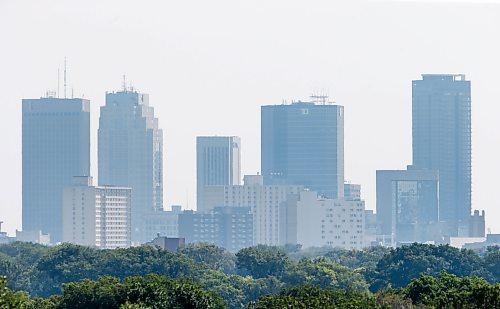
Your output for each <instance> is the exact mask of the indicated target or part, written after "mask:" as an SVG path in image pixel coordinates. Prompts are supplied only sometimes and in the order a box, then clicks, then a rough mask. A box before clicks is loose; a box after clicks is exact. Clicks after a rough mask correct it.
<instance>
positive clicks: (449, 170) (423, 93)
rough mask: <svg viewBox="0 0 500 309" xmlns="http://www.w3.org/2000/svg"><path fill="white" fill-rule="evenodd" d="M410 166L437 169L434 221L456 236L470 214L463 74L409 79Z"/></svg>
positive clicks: (467, 89) (468, 92)
mask: <svg viewBox="0 0 500 309" xmlns="http://www.w3.org/2000/svg"><path fill="white" fill-rule="evenodd" d="M412 100H413V165H414V166H415V167H416V168H422V169H432V170H437V171H439V181H440V196H439V202H440V213H439V217H440V220H442V221H444V222H446V223H447V226H448V227H449V230H448V231H447V233H446V234H450V236H457V235H458V234H459V232H458V231H459V230H460V229H461V227H463V226H467V224H468V223H467V222H468V220H469V217H470V213H471V85H470V81H467V80H465V76H464V75H422V80H415V81H413V97H412Z"/></svg>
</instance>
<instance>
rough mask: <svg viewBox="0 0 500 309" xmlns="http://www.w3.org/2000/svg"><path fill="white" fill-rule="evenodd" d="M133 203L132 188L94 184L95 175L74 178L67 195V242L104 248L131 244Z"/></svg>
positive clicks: (64, 206)
mask: <svg viewBox="0 0 500 309" xmlns="http://www.w3.org/2000/svg"><path fill="white" fill-rule="evenodd" d="M131 204H132V189H131V188H126V187H114V186H94V185H93V183H92V177H87V176H77V177H73V184H72V185H71V186H68V187H66V188H65V189H64V195H63V242H69V243H73V244H78V245H84V246H90V247H97V248H100V249H115V248H127V247H130V245H131Z"/></svg>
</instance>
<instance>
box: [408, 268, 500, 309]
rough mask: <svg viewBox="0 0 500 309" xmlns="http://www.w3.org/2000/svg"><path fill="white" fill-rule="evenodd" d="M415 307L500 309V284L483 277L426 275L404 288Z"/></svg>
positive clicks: (445, 274) (444, 274)
mask: <svg viewBox="0 0 500 309" xmlns="http://www.w3.org/2000/svg"><path fill="white" fill-rule="evenodd" d="M404 295H405V296H407V297H408V298H410V299H411V300H412V301H413V303H414V304H422V305H426V306H431V307H434V308H500V285H498V284H497V285H492V284H490V283H489V282H487V281H486V280H484V279H481V278H470V277H466V278H460V277H457V276H455V275H451V274H447V273H442V274H441V275H440V276H439V277H437V278H435V277H432V276H429V275H422V276H421V277H420V278H418V279H415V280H413V281H412V282H411V283H410V284H409V285H408V287H406V288H405V289H404Z"/></svg>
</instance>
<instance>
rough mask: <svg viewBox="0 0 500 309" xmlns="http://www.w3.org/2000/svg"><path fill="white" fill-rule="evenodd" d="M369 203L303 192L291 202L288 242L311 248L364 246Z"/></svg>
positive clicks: (286, 227)
mask: <svg viewBox="0 0 500 309" xmlns="http://www.w3.org/2000/svg"><path fill="white" fill-rule="evenodd" d="M364 216H365V202H364V201H362V200H346V199H343V198H341V199H325V198H322V197H319V196H318V193H317V192H314V191H301V192H300V194H299V196H298V199H297V200H296V201H295V202H293V201H290V202H289V203H288V205H287V211H286V224H285V225H284V228H285V230H286V231H285V233H284V235H285V236H284V237H286V238H285V242H286V243H290V244H301V245H302V246H303V247H304V248H308V247H323V246H329V247H336V248H343V249H362V248H364V247H366V246H367V244H365V240H364V230H365V227H364Z"/></svg>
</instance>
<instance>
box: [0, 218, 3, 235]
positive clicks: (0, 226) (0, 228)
mask: <svg viewBox="0 0 500 309" xmlns="http://www.w3.org/2000/svg"><path fill="white" fill-rule="evenodd" d="M2 223H3V221H0V233H1V232H2Z"/></svg>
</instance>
